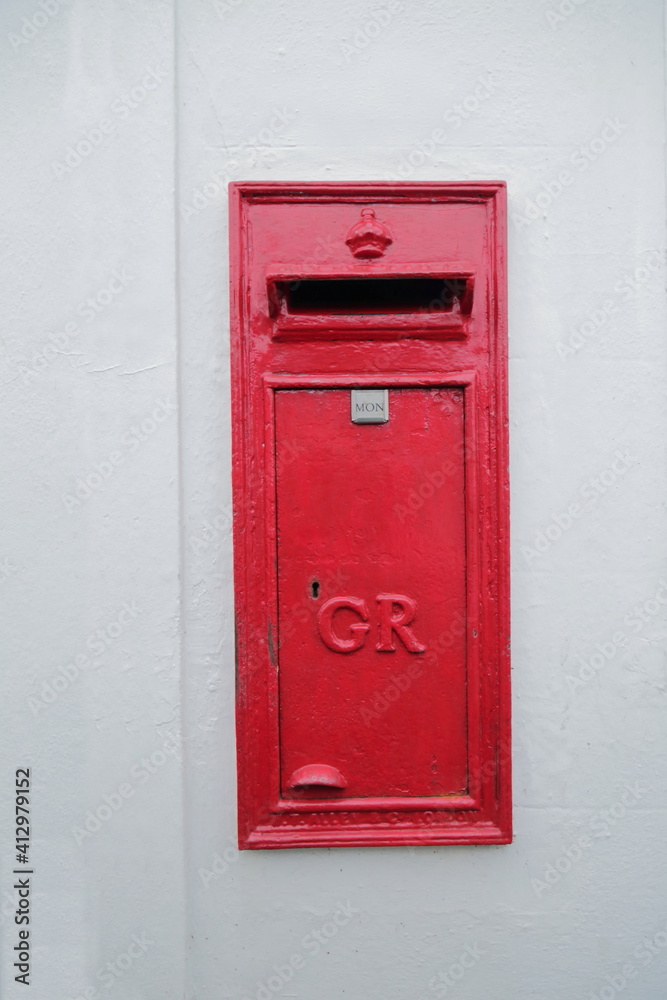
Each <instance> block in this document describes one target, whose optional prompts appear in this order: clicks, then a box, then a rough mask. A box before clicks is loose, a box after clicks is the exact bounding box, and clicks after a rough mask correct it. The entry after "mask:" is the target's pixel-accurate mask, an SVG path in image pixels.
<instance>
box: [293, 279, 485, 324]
mask: <svg viewBox="0 0 667 1000" xmlns="http://www.w3.org/2000/svg"><path fill="white" fill-rule="evenodd" d="M274 287H275V297H274V305H275V306H278V311H280V312H282V311H283V310H284V312H286V313H287V314H288V315H293V316H303V315H310V316H313V315H318V314H319V315H329V316H372V315H383V314H386V313H389V314H394V315H395V314H397V313H398V314H400V313H408V314H409V313H427V312H436V311H437V312H453V311H454V312H455V311H461V312H463V313H465V312H466V311H467V312H470V304H471V300H472V295H471V291H472V282H471V281H470V279H467V278H459V277H457V278H442V277H440V278H427V277H396V278H394V277H391V278H303V279H301V280H298V281H293V282H282V281H279V282H276V284H275V286H274Z"/></svg>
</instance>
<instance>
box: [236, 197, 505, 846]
mask: <svg viewBox="0 0 667 1000" xmlns="http://www.w3.org/2000/svg"><path fill="white" fill-rule="evenodd" d="M341 203H343V204H352V206H354V205H355V204H356V205H358V206H362V207H363V206H364V205H367V204H369V203H372V204H373V205H379V206H382V204H383V203H386V204H387V205H391V204H394V205H396V204H402V205H405V204H408V205H411V204H415V205H428V204H434V203H441V204H442V203H444V204H447V205H451V204H455V205H460V206H466V205H470V206H482V207H483V209H484V210H485V212H486V220H487V221H486V230H485V232H486V236H485V245H484V260H480V261H472V262H470V263H466V264H465V265H462V264H461V263H460V262H459V263H458V264H456V263H454V262H449V264H447V266H446V267H445V263H443V260H442V259H441V260H440V261H439V262H438V264H437V265H435V264H433V265H432V269H431V266H430V261H426V262H421V263H415V265H414V266H411V267H410V268H407V269H406V267H405V265H403V266H402V267H401V266H400V265H398V264H396V263H392V261H391V257H390V253H388V254H387V259H386V260H380V261H378V260H374V261H373V262H372V263H363V262H362V263H361V266H360V262H352V261H351V259H350V266H349V269H348V264H347V263H345V264H342V265H339V266H338V267H336V268H334V269H333V270H331V269H327V268H326V266H322V265H321V264H318V265H312V266H309V265H308V264H307V263H306V264H304V265H303V267H300V266H299V261H298V259H295V260H294V262H293V264H291V265H290V266H284V265H276V264H270V265H268V266H267V267H265V268H264V270H263V271H262V273H261V274H260V273H259V272H258V269H257V267H256V266H255V264H254V261H253V249H252V245H251V244H252V241H251V238H250V233H251V213H252V210H253V208H254V207H256V206H261V205H266V204H280V205H287V206H289V205H290V204H292V205H304V204H318V205H319V204H341ZM230 208H231V218H230V242H231V324H232V326H231V330H232V336H231V343H232V407H233V478H234V518H235V526H234V539H235V552H234V565H235V594H236V630H237V716H236V721H237V745H238V781H239V817H238V818H239V846H240V847H241V848H242V849H243V848H253V849H256V848H282V847H308V846H364V845H401V844H403V845H407V844H414V845H419V844H423V845H428V844H475V843H477V844H485V843H495V844H501V843H509V842H510V841H511V780H510V762H511V749H510V700H509V679H510V671H509V551H508V529H509V512H508V475H507V465H508V441H507V387H506V364H507V332H506V310H507V306H506V288H505V242H506V236H505V227H506V223H505V218H506V209H505V185H504V184H503V183H502V182H488V183H487V182H484V183H481V182H468V183H461V184H458V183H438V184H430V183H426V184H396V185H394V184H390V183H388V184H383V183H347V184H342V183H341V184H335V183H334V184H306V185H299V184H283V183H275V184H270V183H241V184H233V185H230ZM388 214H390V213H388ZM446 237H447V234H443V242H446ZM443 256H444V254H443ZM431 259H432V258H431ZM406 273H409V274H426V275H434V274H435V275H440V274H442V273H447V274H449V275H454V274H455V273H456V274H459V275H461V274H465V275H466V276H470V277H471V278H472V276H473V275H474V281H475V286H474V295H475V296H484V297H485V298H484V299H483V304H484V306H485V315H486V316H487V319H488V322H487V328H485V329H481V328H480V324H479V323H478V322H477V321H476V319H475V316H476V313H477V312H480V303H479V302H475V303H474V304H473V310H472V316H471V317H470V321H469V322H468V319H467V318H466V321H465V324H464V325H462V324H461V323H460V322H459V326H458V329H457V330H456V331H455V332H454V331H453V330H452V329H451V327H452V323H451V319H452V317H447V322H445V323H442V322H441V324H440V330H439V331H438V330H437V329H434V328H433V325H431V326H430V327H429V322H430V323H431V324H433V322H434V321H433V318H432V317H426V321H427V322H425V323H423V326H422V327H420V324H419V321H418V320H415V322H414V323H412V326H411V328H410V330H409V332H407V331H406V330H405V329H403V330H401V329H397V328H393V329H391V330H387V328H386V326H383V324H382V323H380V324H379V326H378V330H379V331H380V332H379V336H380V338H381V339H383V340H401V344H402V345H404V346H403V355H402V356H401V357H400V360H399V359H398V358H397V357H396V353H392V352H390V351H389V350H387V349H386V348H384V346H383V345H382V344H378V343H377V334H376V335H375V336H374V334H373V331H372V330H364V329H363V324H360V326H359V327H357V329H360V333H359V343H355V345H354V346H353V345H351V344H350V338H351V337H353V329H352V327H353V321H352V322H351V323H350V324H349V328H348V329H346V330H344V332H343V331H341V330H340V329H337V328H336V326H335V324H332V322H331V320H330V318H323V320H322V322H321V323H319V324H318V323H317V322H314V320H315V319H317V317H311V316H306V317H305V318H304V320H305V322H304V323H303V324H302V326H301V328H300V329H299V330H298V335H297V337H296V342H295V338H294V333H295V332H296V331H295V330H294V328H293V327H292V328H291V329H286V328H285V326H284V325H283V327H282V328H281V327H280V323H274V326H273V327H272V328H271V330H272V332H271V334H270V336H269V338H267V337H266V336H264V335H263V334H264V333H265V331H266V330H267V329H270V327H269V325H268V324H269V320H268V310H269V295H268V293H267V288H268V286H269V285H270V283H271V281H275V280H284V277H285V275H287V276H288V278H294V279H298V278H304V279H305V278H308V277H319V276H322V275H325V274H326V275H327V276H347V275H348V274H355V275H357V276H359V275H360V274H364V275H366V274H368V275H373V276H378V275H381V276H400V275H401V274H406ZM260 285H261V294H262V295H263V296H264V297H265V298H266V312H267V315H266V317H264V320H263V322H264V326H263V327H262V328H261V330H258V328H257V317H256V304H253V302H255V301H256V300H253V299H252V295H251V286H253V287H254V288H255V290H256V294H258V289H259V286H260ZM293 319H295V317H294V316H291V317H289V319H288V321H287V326H288V327H289V325H290V323H291V321H292V320H293ZM299 319H301V317H299ZM412 319H413V318H412V317H410V320H412ZM438 319H442V314H440V316H439V317H438ZM283 321H284V317H283ZM309 324H310V333H309V329H308V327H309ZM297 325H298V324H297ZM408 325H410V323H409V324H408ZM448 327H449V329H448ZM420 331H421V332H420ZM405 337H409V338H410V339H409V340H405V341H404V339H403V338H405ZM452 337H453V339H452ZM373 340H375V341H376V343H375V345H374V346H373V344H372V341H373ZM371 348H372V351H373V354H372V356H371V354H370V353H369V352H370V349H371ZM383 350H385V351H386V354H384V355H383V354H382V352H383ZM364 386H368V387H378V388H381V387H384V386H387V387H391V386H395V387H397V388H398V387H420V386H424V387H427V386H428V387H454V386H456V387H460V388H462V389H463V393H464V414H465V418H464V419H465V470H464V472H465V510H466V539H465V545H466V566H467V571H466V572H467V577H466V590H467V632H466V644H467V668H468V674H467V680H468V687H467V692H468V701H467V704H468V734H469V735H468V740H469V742H468V775H469V780H468V794H467V795H457V796H454V795H452V796H443V797H420V798H412V799H406V798H397V797H393V798H365V799H359V798H357V799H353V798H348V799H345V798H338V799H332V800H330V801H328V800H326V799H317V800H312V801H308V800H303V799H301V800H292V799H283V798H281V795H280V760H279V752H280V751H279V747H280V733H279V724H278V723H279V719H278V699H279V690H278V678H279V674H278V663H279V639H278V636H277V635H276V623H277V621H278V609H277V602H278V594H277V578H276V570H275V567H276V511H275V503H276V485H275V448H276V442H275V425H274V398H275V392H276V391H277V390H280V389H284V388H293V389H297V388H309V389H314V388H325V387H329V388H334V387H335V388H351V387H364Z"/></svg>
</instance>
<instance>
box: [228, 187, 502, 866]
mask: <svg viewBox="0 0 667 1000" xmlns="http://www.w3.org/2000/svg"><path fill="white" fill-rule="evenodd" d="M230 195H231V208H232V215H231V248H232V278H231V290H232V355H233V357H232V361H233V373H232V378H233V425H234V440H233V448H234V460H233V469H234V517H235V527H234V547H235V557H234V558H235V591H236V635H237V669H238V686H237V738H238V788H239V843H240V846H241V847H242V848H267V847H270V848H276V847H309V846H345V845H353V846H360V845H366V844H369V845H372V844H378V845H385V844H447V843H449V844H464V843H465V844H472V843H507V842H509V840H510V839H511V798H510V750H509V747H510V742H509V741H510V733H509V718H510V710H509V652H508V650H509V564H508V507H507V500H508V481H507V406H506V294H505V187H504V184H502V183H496V182H489V183H479V182H474V183H473V182H469V183H461V184H453V183H439V184H430V183H428V184H396V185H393V184H287V185H286V184H263V183H261V184H255V183H247V184H245V183H244V184H233V185H231V191H230Z"/></svg>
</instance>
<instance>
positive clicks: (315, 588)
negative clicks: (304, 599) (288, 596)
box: [310, 580, 320, 600]
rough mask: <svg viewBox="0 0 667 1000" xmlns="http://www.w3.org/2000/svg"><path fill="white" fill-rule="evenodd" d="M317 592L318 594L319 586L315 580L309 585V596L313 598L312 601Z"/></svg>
mask: <svg viewBox="0 0 667 1000" xmlns="http://www.w3.org/2000/svg"><path fill="white" fill-rule="evenodd" d="M319 592H320V585H319V583H318V581H317V580H313V582H312V583H311V585H310V596H311V597H312V598H313V600H315V598H316V597H317V595H318V594H319Z"/></svg>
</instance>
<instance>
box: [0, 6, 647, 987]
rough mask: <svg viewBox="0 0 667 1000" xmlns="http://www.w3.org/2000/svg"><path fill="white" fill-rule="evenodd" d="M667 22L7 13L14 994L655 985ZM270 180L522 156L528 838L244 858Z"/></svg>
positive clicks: (518, 175) (386, 9)
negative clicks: (264, 185)
mask: <svg viewBox="0 0 667 1000" xmlns="http://www.w3.org/2000/svg"><path fill="white" fill-rule="evenodd" d="M663 22H664V10H663V4H662V3H661V2H659V0H642V2H641V3H639V2H637V3H630V2H628V0H587V2H586V0H537V2H535V0H513V2H509V0H503V2H490V0H489V2H485V0H467V2H463V0H447V2H443V0H439V2H436V0H432V2H428V0H411V2H408V0H360V2H351V0H341V2H339V3H335V4H332V3H325V2H322V0H285V2H271V0H215V2H214V0H209V2H203V0H178V2H166V0H135V2H129V0H125V2H121V0H99V2H92V0H38V2H33V0H5V2H4V3H3V4H2V8H1V9H0V48H1V49H2V53H3V55H2V60H1V72H2V74H3V77H4V93H5V101H4V104H3V108H4V111H3V116H2V121H1V124H0V129H1V130H2V146H3V149H4V150H5V155H4V157H3V168H2V169H3V177H4V179H3V186H2V188H3V201H4V203H5V223H4V227H3V235H2V246H3V262H4V265H5V279H4V281H3V300H4V308H3V316H4V322H3V333H2V355H1V359H0V365H1V367H0V376H1V380H2V383H3V396H4V399H3V433H2V439H1V447H2V452H3V455H2V467H3V470H4V476H3V480H4V488H3V490H2V506H3V514H2V519H1V521H2V525H1V532H2V542H1V546H0V578H1V579H0V582H1V585H2V604H3V616H2V617H3V633H4V634H3V642H2V649H3V654H4V665H3V671H2V686H3V689H4V696H3V699H2V704H3V716H4V722H3V725H2V727H1V729H0V747H1V750H2V762H3V767H2V776H3V777H2V782H1V787H0V796H1V800H2V810H1V813H0V815H1V816H2V833H1V836H2V845H1V849H0V854H1V857H2V862H1V870H0V876H1V879H2V885H1V887H0V889H1V891H0V896H1V902H0V913H1V917H2V926H1V929H2V944H1V953H0V954H1V959H0V960H1V962H2V977H3V996H4V997H5V998H7V1000H13V998H18V997H23V996H26V995H29V996H30V998H31V1000H75V998H86V1000H107V998H108V1000H113V998H115V997H118V998H123V1000H182V998H188V1000H214V998H215V1000H220V998H229V1000H271V998H273V997H285V998H303V1000H339V998H341V997H349V998H350V1000H386V998H401V1000H423V998H427V997H428V998H430V997H447V998H449V997H451V998H458V1000H478V998H480V997H484V998H488V1000H534V998H540V1000H557V998H558V1000H561V998H563V997H582V998H584V1000H591V998H599V1000H613V997H615V996H616V995H617V994H623V995H624V996H627V997H636V998H638V1000H662V998H663V996H664V991H665V982H666V980H667V909H666V907H665V899H666V898H667V892H666V889H667V886H666V885H665V881H666V878H665V875H666V872H667V865H666V864H665V861H666V858H665V853H666V848H665V844H666V843H667V838H666V837H665V832H666V813H665V809H666V805H667V799H666V795H667V793H666V791H665V789H666V787H667V786H666V781H665V778H666V774H665V771H666V757H665V724H664V718H665V698H666V691H667V668H666V658H665V631H666V630H665V624H666V623H665V606H666V605H665V601H667V582H665V581H667V565H666V559H665V537H666V536H667V531H666V527H667V514H666V512H665V496H666V495H667V483H666V481H665V480H666V469H667V465H666V462H665V438H666V435H667V407H666V404H665V398H666V393H665V390H666V389H667V374H666V372H667V369H666V366H665V360H666V359H665V353H666V352H665V328H666V319H667V316H666V313H667V309H666V302H665V280H664V275H665V259H666V249H667V248H666V241H665V235H666V234H665V198H664V192H665V107H664V103H665V102H664V93H665V86H664V49H665V41H664V39H665V36H664V28H663ZM240 179H246V180H281V179H284V180H303V181H318V180H376V179H380V180H383V179H391V180H401V179H405V180H466V179H481V180H484V179H500V180H506V181H507V183H508V190H509V201H510V238H509V301H510V414H511V429H510V434H511V482H512V558H513V569H512V609H513V610H512V639H513V645H512V649H513V695H514V704H513V719H514V751H513V755H514V789H515V791H514V796H515V811H514V817H515V839H514V842H513V843H512V844H511V845H509V846H504V847H455V848H452V847H439V848H414V849H403V848H386V849H379V848H378V849H373V848H365V849H359V850H357V849H332V850H296V851H271V852H268V851H267V852H262V851H256V852H243V853H239V852H238V851H237V850H236V833H235V814H236V807H235V794H236V789H235V759H234V752H235V743H234V715H233V704H234V654H233V588H232V582H231V534H230V528H231V509H230V446H229V431H230V427H229V374H228V373H229V367H228V345H229V323H228V291H227V277H228V275H227V266H228V257H227V218H226V215H227V210H226V185H227V182H228V181H230V180H240ZM22 767H29V768H31V780H32V788H31V810H32V821H33V827H32V842H31V855H30V860H31V864H32V868H33V869H34V875H33V876H32V896H31V924H30V930H31V937H30V946H31V975H30V987H29V993H28V990H26V987H25V985H24V984H22V983H20V982H16V981H15V979H14V976H15V974H16V972H15V969H14V968H13V962H14V960H15V958H14V952H13V947H14V945H15V944H16V943H17V938H16V934H17V930H18V928H17V925H16V924H15V922H14V912H15V909H16V905H17V895H16V890H14V889H13V888H12V886H13V884H14V881H15V876H14V875H13V870H14V868H15V867H17V863H16V862H15V861H14V852H13V844H14V773H15V770H16V769H17V768H22Z"/></svg>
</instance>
